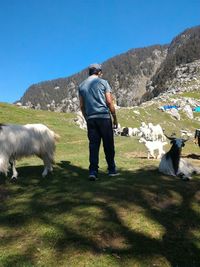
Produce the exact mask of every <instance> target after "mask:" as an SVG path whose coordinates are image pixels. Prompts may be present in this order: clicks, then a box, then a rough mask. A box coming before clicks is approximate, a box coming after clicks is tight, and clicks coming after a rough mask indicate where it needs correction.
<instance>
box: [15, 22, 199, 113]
mask: <svg viewBox="0 0 200 267" xmlns="http://www.w3.org/2000/svg"><path fill="white" fill-rule="evenodd" d="M199 59H200V26H198V27H194V28H191V29H188V30H186V31H184V32H183V33H181V34H180V35H178V36H177V37H175V38H174V39H173V40H172V42H171V44H170V45H169V46H168V45H164V46H161V45H155V46H150V47H146V48H138V49H132V50H129V51H128V52H126V53H123V54H121V55H118V56H116V57H113V58H111V59H109V60H107V61H105V62H104V63H103V70H104V78H105V79H108V80H109V82H110V84H111V86H112V88H113V93H114V96H115V99H116V103H117V105H118V106H122V107H131V106H134V105H138V104H140V103H141V102H144V101H146V100H149V99H151V98H153V97H156V96H157V95H159V94H160V93H162V92H165V91H167V90H172V89H174V90H177V89H179V90H182V89H183V90H184V88H185V87H187V88H189V87H190V86H192V84H193V85H194V87H195V86H196V88H197V89H199V83H198V77H199V75H200V61H199ZM86 77H87V69H85V70H83V71H81V72H80V73H77V74H75V75H72V76H70V77H68V78H60V79H56V80H52V81H46V82H41V83H38V84H34V85H32V86H30V87H29V88H28V89H27V91H26V92H25V94H24V95H23V97H22V98H21V99H20V102H21V103H22V105H27V106H30V107H34V108H42V109H49V110H52V111H62V112H69V111H77V110H78V105H79V101H78V95H77V86H78V84H79V83H80V82H81V81H82V80H83V79H84V78H86Z"/></svg>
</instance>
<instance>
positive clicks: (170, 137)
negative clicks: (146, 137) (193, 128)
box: [164, 134, 176, 140]
mask: <svg viewBox="0 0 200 267" xmlns="http://www.w3.org/2000/svg"><path fill="white" fill-rule="evenodd" d="M164 135H165V136H166V137H167V138H168V139H169V140H175V139H176V137H172V136H167V135H166V134H164Z"/></svg>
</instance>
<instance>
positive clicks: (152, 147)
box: [139, 137, 167, 159]
mask: <svg viewBox="0 0 200 267" xmlns="http://www.w3.org/2000/svg"><path fill="white" fill-rule="evenodd" d="M139 142H140V143H144V145H145V147H146V148H147V158H148V159H150V157H151V156H152V157H153V158H154V159H155V158H156V156H155V154H154V152H155V151H158V155H157V159H160V158H161V156H162V155H163V154H165V151H164V149H163V146H164V145H167V142H162V141H159V140H157V141H147V140H146V139H144V138H143V137H141V138H140V139H139Z"/></svg>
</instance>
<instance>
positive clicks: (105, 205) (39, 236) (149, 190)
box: [0, 161, 200, 267]
mask: <svg viewBox="0 0 200 267" xmlns="http://www.w3.org/2000/svg"><path fill="white" fill-rule="evenodd" d="M18 170H19V173H20V178H19V181H18V182H17V183H16V184H9V183H8V182H4V184H2V185H1V190H0V194H2V197H1V200H2V201H1V204H0V211H1V212H0V229H1V227H2V228H5V227H6V229H7V231H6V234H4V236H3V237H2V236H1V237H2V238H1V241H0V251H2V250H3V248H4V247H9V246H13V244H15V242H16V244H17V243H18V242H21V241H20V240H25V241H24V242H25V243H26V242H27V240H26V239H31V238H32V242H27V244H26V249H23V251H25V252H22V251H21V252H19V255H16V254H13V255H12V253H11V252H9V253H10V254H8V255H4V257H3V258H2V263H3V264H4V265H2V266H17V264H18V262H20V261H21V264H22V263H23V264H24V265H23V266H36V265H35V258H36V255H35V250H34V249H31V248H32V247H34V246H35V248H36V247H38V246H39V249H45V248H51V249H52V250H53V253H54V256H53V257H54V258H57V260H58V261H59V260H60V259H61V258H62V257H63V256H62V255H63V254H64V253H66V250H68V249H69V248H70V250H71V251H74V255H76V253H77V254H78V253H80V252H81V253H83V254H84V252H86V251H90V252H91V253H95V254H97V255H111V256H112V255H114V256H115V258H116V260H117V261H118V262H119V264H123V265H122V266H126V261H127V260H128V261H131V259H133V260H134V259H137V260H138V261H141V263H148V259H151V258H156V257H161V258H164V259H165V260H166V262H165V263H168V264H169V265H168V266H181V267H182V266H191V267H192V266H193V267H194V266H200V240H199V239H198V238H197V237H195V235H194V232H195V231H199V225H200V214H199V212H198V210H196V209H195V205H198V204H199V203H200V190H199V188H200V180H199V179H198V177H196V178H195V179H193V180H192V181H190V182H183V181H181V180H179V179H176V178H173V177H167V176H163V175H161V174H159V173H158V171H157V169H155V167H151V166H150V167H148V168H147V167H146V168H145V167H144V168H142V169H139V170H136V171H126V170H123V169H122V170H120V175H119V176H117V177H108V176H107V174H105V173H103V172H100V174H99V178H100V180H99V181H97V182H90V181H88V171H87V170H85V169H82V168H80V167H77V166H74V165H71V164H70V162H67V161H62V162H60V163H58V164H57V165H56V166H55V168H54V172H53V174H52V175H50V176H49V177H47V178H41V172H42V166H32V167H21V168H18ZM3 196H5V197H3ZM140 214H141V216H140ZM33 222H34V225H35V226H33V229H32V232H31V233H27V232H26V231H27V230H26V229H30V225H31V224H32V223H33ZM145 227H146V228H145ZM157 227H158V229H157ZM23 229H24V231H23ZM156 231H157V232H158V234H157V235H156V234H155V232H156ZM0 235H1V232H0ZM38 244H40V245H38ZM86 257H87V256H86ZM27 259H28V260H29V265H25V264H26V262H27ZM0 262H1V258H0ZM55 262H56V260H55ZM149 262H151V260H149ZM31 264H33V265H31ZM19 266H20V265H19ZM47 266H48V265H47ZM148 266H150V265H148ZM158 266H161V265H158Z"/></svg>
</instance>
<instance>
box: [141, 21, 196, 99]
mask: <svg viewBox="0 0 200 267" xmlns="http://www.w3.org/2000/svg"><path fill="white" fill-rule="evenodd" d="M199 59H200V26H197V27H193V28H190V29H187V30H185V31H184V32H182V33H181V34H179V35H178V36H176V37H175V38H174V39H173V40H172V42H171V44H170V45H169V47H168V53H167V56H166V58H165V60H164V61H163V62H162V64H161V65H160V66H159V68H158V69H157V71H156V73H155V75H154V76H153V77H152V79H151V81H150V82H149V86H147V88H146V89H147V92H146V94H144V96H143V97H142V102H143V101H146V100H148V99H151V98H153V97H155V96H158V95H159V94H160V93H162V92H165V91H168V90H169V89H172V88H173V87H175V83H174V81H175V80H176V81H177V82H178V79H179V82H181V80H180V78H181V76H183V77H185V78H187V77H189V76H190V80H191V79H192V77H191V74H193V77H194V76H195V75H198V74H199V71H200V65H199V62H198V60H199ZM193 62H196V63H194V64H192V63H193ZM180 72H182V74H183V75H180ZM198 76H199V75H198ZM194 78H195V77H194ZM179 86H180V84H179Z"/></svg>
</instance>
